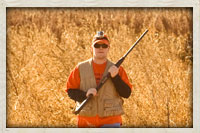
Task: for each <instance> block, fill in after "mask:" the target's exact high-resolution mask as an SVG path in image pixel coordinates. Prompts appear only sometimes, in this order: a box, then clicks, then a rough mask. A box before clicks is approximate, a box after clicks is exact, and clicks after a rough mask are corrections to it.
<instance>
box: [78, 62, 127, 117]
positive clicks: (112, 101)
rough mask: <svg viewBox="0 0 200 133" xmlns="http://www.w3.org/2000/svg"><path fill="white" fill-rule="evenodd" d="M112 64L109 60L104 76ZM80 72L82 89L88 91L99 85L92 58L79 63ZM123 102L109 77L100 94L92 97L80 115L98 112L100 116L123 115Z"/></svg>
mask: <svg viewBox="0 0 200 133" xmlns="http://www.w3.org/2000/svg"><path fill="white" fill-rule="evenodd" d="M112 65H114V64H113V63H112V62H110V61H109V60H108V61H107V64H106V68H105V71H104V74H103V76H105V75H106V74H107V73H108V68H110V66H112ZM79 72H80V89H81V90H83V91H85V92H86V91H87V90H88V89H90V88H96V87H97V85H96V80H95V76H94V72H93V66H92V59H89V60H86V61H84V62H81V63H79ZM78 104H80V103H78ZM122 104H123V100H122V98H121V97H120V96H119V94H118V93H117V91H116V88H115V87H114V85H113V83H112V81H111V79H108V80H107V81H106V83H105V84H104V85H103V86H102V87H101V89H100V90H99V91H98V96H95V97H92V99H91V100H90V101H89V102H88V103H87V104H86V106H85V107H84V108H83V109H82V110H81V112H80V113H79V115H80V116H96V115H97V114H98V115H99V116H100V117H107V116H115V115H121V114H124V111H123V108H122Z"/></svg>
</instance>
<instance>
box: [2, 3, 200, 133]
mask: <svg viewBox="0 0 200 133" xmlns="http://www.w3.org/2000/svg"><path fill="white" fill-rule="evenodd" d="M6 7H193V128H117V129H116V128H115V129H114V128H112V129H105V128H104V129H99V128H98V129H97V128H6ZM199 59H200V0H153V1H150V0H113V1H112V0H42V1H41V0H18V1H17V0H0V74H1V75H0V132H1V131H2V132H5V133H8V132H14V133H16V132H37V133H38V132H52V133H53V132H81V133H82V132H88V133H96V132H98V133H101V132H116V133H118V132H119V133H121V132H123V131H124V130H125V132H140V133H144V132H152V133H155V132H162V133H163V132H167V133H168V132H170V133H174V132H181V133H198V132H200V72H199V70H200V61H199Z"/></svg>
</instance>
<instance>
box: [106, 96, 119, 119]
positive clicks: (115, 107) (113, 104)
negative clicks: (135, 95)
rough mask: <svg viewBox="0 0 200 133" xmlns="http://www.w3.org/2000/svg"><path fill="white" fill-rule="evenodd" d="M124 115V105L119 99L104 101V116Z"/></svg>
mask: <svg viewBox="0 0 200 133" xmlns="http://www.w3.org/2000/svg"><path fill="white" fill-rule="evenodd" d="M120 114H123V109H122V104H121V101H119V99H105V100H104V115H105V116H113V115H120Z"/></svg>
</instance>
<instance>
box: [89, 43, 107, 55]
mask: <svg viewBox="0 0 200 133" xmlns="http://www.w3.org/2000/svg"><path fill="white" fill-rule="evenodd" d="M95 47H96V48H95ZM92 49H93V57H94V58H96V59H106V58H107V54H108V51H109V46H108V45H106V44H102V43H96V44H95V45H93V46H92Z"/></svg>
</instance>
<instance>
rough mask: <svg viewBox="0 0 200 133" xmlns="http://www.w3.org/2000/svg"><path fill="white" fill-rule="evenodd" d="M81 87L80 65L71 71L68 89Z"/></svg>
mask: <svg viewBox="0 0 200 133" xmlns="http://www.w3.org/2000/svg"><path fill="white" fill-rule="evenodd" d="M69 88H70V89H79V88H80V75H79V69H78V66H76V67H75V68H74V70H73V71H72V72H71V73H70V75H69V77H68V79H67V89H66V92H67V91H68V89H69Z"/></svg>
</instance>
